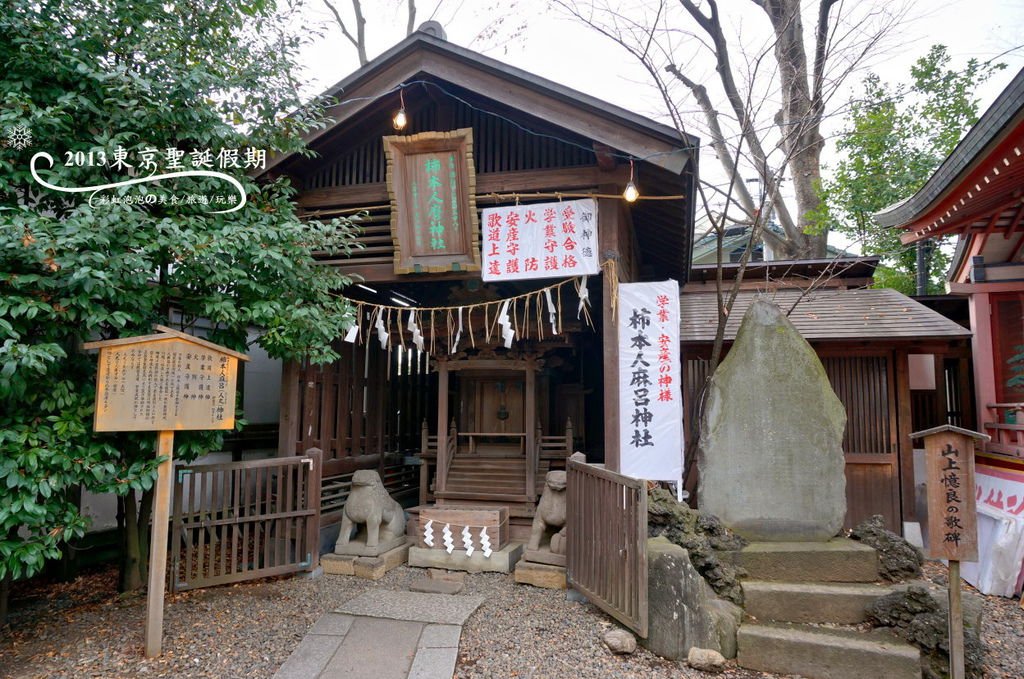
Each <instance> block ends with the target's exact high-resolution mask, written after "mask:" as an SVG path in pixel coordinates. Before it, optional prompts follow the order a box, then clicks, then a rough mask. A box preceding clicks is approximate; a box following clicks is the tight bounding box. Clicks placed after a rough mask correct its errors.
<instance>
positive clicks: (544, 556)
mask: <svg viewBox="0 0 1024 679" xmlns="http://www.w3.org/2000/svg"><path fill="white" fill-rule="evenodd" d="M523 561H532V562H533V563H546V564H548V565H549V566H561V567H562V568H565V554H555V553H554V552H552V551H551V550H550V549H528V550H526V551H525V552H523Z"/></svg>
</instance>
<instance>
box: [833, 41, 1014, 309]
mask: <svg viewBox="0 0 1024 679" xmlns="http://www.w3.org/2000/svg"><path fill="white" fill-rule="evenodd" d="M950 61H951V59H950V56H949V54H948V52H947V51H946V48H945V47H944V46H942V45H935V46H933V47H932V48H931V49H930V50H929V51H928V54H926V55H925V56H924V57H922V58H920V59H918V60H917V62H915V64H914V65H913V67H912V68H911V70H910V74H911V77H912V82H911V83H910V84H909V86H904V85H897V86H892V85H889V84H887V83H885V82H883V81H882V80H881V79H880V78H879V77H878V76H877V75H875V74H873V73H872V74H869V75H868V76H867V77H866V78H865V79H864V83H863V88H864V89H863V92H862V93H861V95H860V96H859V97H858V98H857V99H855V100H854V101H853V102H851V105H850V116H849V121H848V124H847V126H846V128H845V129H844V130H843V132H842V133H841V135H840V137H839V140H838V141H837V142H836V148H837V149H838V151H839V152H840V154H842V159H841V160H840V161H839V162H838V163H837V165H836V168H835V171H834V173H832V178H831V179H829V180H826V181H824V182H823V186H822V192H823V195H824V198H825V199H824V201H823V202H822V209H821V211H820V212H819V213H818V214H817V215H816V221H817V222H818V223H819V224H825V225H827V226H829V228H830V229H834V230H836V231H838V232H840V233H843V234H844V235H846V236H847V237H848V238H850V239H852V240H854V241H856V242H858V243H860V244H861V247H862V250H863V252H864V254H868V255H870V254H877V255H882V257H883V261H882V266H881V267H880V268H879V270H878V273H877V276H876V285H878V286H880V287H892V288H896V289H899V290H901V291H903V292H905V293H908V294H913V293H914V291H915V285H914V273H915V271H916V254H915V252H914V249H913V248H908V247H906V246H904V245H902V244H901V243H900V239H899V236H900V234H899V233H898V232H897V230H895V229H887V228H883V227H880V226H878V225H876V224H875V223H874V221H873V220H872V214H874V213H875V212H877V211H879V210H881V209H882V208H884V207H886V206H888V205H891V204H893V203H895V202H897V201H899V200H901V199H903V198H906V197H908V196H910V195H912V194H913V193H914V192H916V191H917V190H918V189H919V188H920V187H921V186H922V185H923V184H924V182H925V181H926V180H927V179H928V177H929V176H930V175H931V173H932V172H933V171H934V170H935V169H936V168H937V167H938V166H939V164H940V163H942V161H943V160H944V159H945V158H946V156H948V155H949V153H950V152H951V151H952V150H953V148H954V147H955V146H956V144H957V142H959V141H960V138H961V137H962V136H963V135H964V133H965V132H966V131H967V130H968V129H969V128H970V127H971V126H972V125H973V124H974V123H976V122H977V120H978V100H977V98H976V97H975V96H974V92H975V89H976V88H977V86H978V85H980V84H981V83H983V82H985V81H986V80H988V78H990V77H991V76H992V74H993V73H994V72H996V71H998V70H999V69H1001V68H1003V67H1004V65H1003V64H991V63H988V62H979V61H977V60H976V59H971V60H970V61H968V62H967V65H966V66H965V67H964V68H963V69H961V70H954V69H952V68H951V67H950ZM935 245H941V244H935ZM930 256H931V266H930V270H931V274H932V276H931V282H930V286H931V287H932V288H934V289H936V290H941V289H942V280H943V277H944V273H945V269H946V267H947V265H948V263H949V257H948V254H947V253H946V252H944V251H943V249H942V248H941V247H935V246H933V247H932V248H930Z"/></svg>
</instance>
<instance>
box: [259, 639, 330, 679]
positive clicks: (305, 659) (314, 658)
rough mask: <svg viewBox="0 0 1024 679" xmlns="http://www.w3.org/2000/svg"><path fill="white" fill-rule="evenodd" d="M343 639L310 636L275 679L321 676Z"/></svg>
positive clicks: (295, 651) (308, 678)
mask: <svg viewBox="0 0 1024 679" xmlns="http://www.w3.org/2000/svg"><path fill="white" fill-rule="evenodd" d="M341 641H342V638H341V637H337V636H325V635H308V636H306V637H305V638H304V639H303V640H302V641H300V642H299V645H298V646H297V647H296V648H295V650H294V651H292V654H291V655H290V656H288V659H287V660H285V662H284V664H283V665H281V667H280V668H279V669H278V670H277V672H276V673H275V674H274V679H310V678H311V677H316V676H318V675H319V674H320V672H321V671H323V669H324V668H325V667H327V663H328V662H330V660H331V658H332V657H334V654H335V652H337V650H338V646H339V645H341Z"/></svg>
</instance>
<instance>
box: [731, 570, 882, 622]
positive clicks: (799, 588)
mask: <svg viewBox="0 0 1024 679" xmlns="http://www.w3.org/2000/svg"><path fill="white" fill-rule="evenodd" d="M894 591H895V589H894V588H893V587H889V586H886V585H879V584H874V583H846V584H831V583H821V582H770V581H765V580H745V581H744V582H743V610H744V612H745V613H746V614H747V615H750V616H753V617H754V618H756V619H757V620H760V621H762V622H763V621H768V620H773V621H776V622H807V623H835V624H839V625H856V624H858V623H861V622H864V620H865V618H866V617H867V611H868V606H870V605H871V604H872V602H874V601H875V600H876V599H878V598H879V597H883V596H885V595H887V594H891V593H892V592H894Z"/></svg>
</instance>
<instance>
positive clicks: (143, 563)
mask: <svg viewBox="0 0 1024 679" xmlns="http://www.w3.org/2000/svg"><path fill="white" fill-rule="evenodd" d="M154 496H155V492H154V490H153V489H152V488H150V489H149V490H145V491H142V503H141V504H140V505H139V523H138V527H139V528H138V530H139V577H141V578H142V581H143V582H148V581H149V538H150V535H151V534H152V533H151V532H150V525H149V521H150V519H151V518H152V516H153V497H154Z"/></svg>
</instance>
